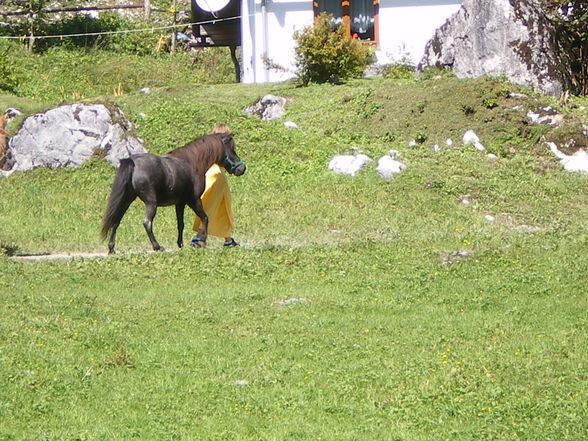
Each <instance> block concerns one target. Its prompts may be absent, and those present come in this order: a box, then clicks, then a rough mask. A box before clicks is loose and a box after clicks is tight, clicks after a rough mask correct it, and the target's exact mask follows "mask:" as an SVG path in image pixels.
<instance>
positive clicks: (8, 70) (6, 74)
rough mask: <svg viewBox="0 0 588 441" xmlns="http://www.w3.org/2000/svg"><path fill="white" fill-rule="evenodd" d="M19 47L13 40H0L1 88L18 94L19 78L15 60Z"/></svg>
mask: <svg viewBox="0 0 588 441" xmlns="http://www.w3.org/2000/svg"><path fill="white" fill-rule="evenodd" d="M17 53H18V47H16V45H15V44H14V43H12V42H8V41H3V40H0V90H5V91H7V92H11V93H14V94H16V90H17V86H18V83H19V78H18V74H17V68H16V67H15V63H14V62H13V60H14V58H15V57H16V56H17Z"/></svg>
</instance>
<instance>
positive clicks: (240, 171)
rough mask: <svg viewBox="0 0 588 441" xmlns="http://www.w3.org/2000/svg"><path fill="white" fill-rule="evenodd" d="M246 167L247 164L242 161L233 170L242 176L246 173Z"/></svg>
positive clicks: (235, 173)
mask: <svg viewBox="0 0 588 441" xmlns="http://www.w3.org/2000/svg"><path fill="white" fill-rule="evenodd" d="M245 169H246V167H245V164H243V163H242V162H241V163H240V164H239V165H237V167H235V168H234V169H233V170H232V173H233V174H234V175H235V176H241V175H242V174H243V173H245Z"/></svg>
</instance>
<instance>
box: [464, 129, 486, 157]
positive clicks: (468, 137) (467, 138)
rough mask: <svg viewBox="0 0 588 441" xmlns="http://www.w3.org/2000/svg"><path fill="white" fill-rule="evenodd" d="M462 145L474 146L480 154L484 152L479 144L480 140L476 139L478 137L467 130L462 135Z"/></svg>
mask: <svg viewBox="0 0 588 441" xmlns="http://www.w3.org/2000/svg"><path fill="white" fill-rule="evenodd" d="M463 143H464V144H465V145H472V146H474V148H475V149H476V150H478V151H480V152H483V151H484V150H485V149H484V146H483V145H482V143H481V142H480V139H479V138H478V135H476V134H475V133H474V131H473V130H468V131H466V132H465V133H464V134H463Z"/></svg>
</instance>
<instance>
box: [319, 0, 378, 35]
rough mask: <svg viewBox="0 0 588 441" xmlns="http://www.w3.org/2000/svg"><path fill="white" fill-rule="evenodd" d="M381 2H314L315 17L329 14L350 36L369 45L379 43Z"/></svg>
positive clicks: (321, 0) (357, 0)
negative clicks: (325, 13)
mask: <svg viewBox="0 0 588 441" xmlns="http://www.w3.org/2000/svg"><path fill="white" fill-rule="evenodd" d="M379 4H380V3H379V0H314V1H313V8H314V15H315V16H317V15H318V14H320V13H321V12H328V13H329V14H332V15H333V18H334V21H335V24H336V25H338V26H345V29H346V30H347V33H348V34H349V36H351V37H353V38H359V39H360V40H362V41H364V42H366V43H368V44H374V45H375V44H377V42H378V10H379Z"/></svg>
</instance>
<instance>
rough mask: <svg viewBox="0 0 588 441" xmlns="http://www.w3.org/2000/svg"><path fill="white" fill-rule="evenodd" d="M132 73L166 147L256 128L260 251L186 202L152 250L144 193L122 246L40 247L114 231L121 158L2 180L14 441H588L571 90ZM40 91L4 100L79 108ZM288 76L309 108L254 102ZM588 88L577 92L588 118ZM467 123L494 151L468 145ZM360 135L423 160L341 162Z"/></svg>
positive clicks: (250, 219) (0, 421)
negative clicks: (282, 110)
mask: <svg viewBox="0 0 588 441" xmlns="http://www.w3.org/2000/svg"><path fill="white" fill-rule="evenodd" d="M103 66H106V67H105V69H108V64H107V63H104V64H103ZM72 69H73V68H72ZM136 70H137V69H135V71H136ZM139 71H142V70H141V69H139ZM74 74H75V72H69V73H68V74H67V76H66V77H65V79H64V81H66V80H67V81H71V78H72V77H74V78H75V75H74ZM119 74H120V75H119V77H118V80H119V81H122V82H123V83H124V81H125V80H124V78H125V75H124V72H121V73H119ZM84 78H85V77H84ZM52 81H55V82H56V83H59V78H56V79H53V80H52ZM84 81H85V80H84ZM68 84H69V83H68ZM129 84H131V85H132V86H133V87H131V86H129V87H128V88H127V89H125V84H123V90H125V91H126V92H125V93H124V94H123V95H122V96H114V95H112V96H107V97H106V99H107V100H108V101H109V102H114V103H115V104H117V105H118V106H120V107H121V108H122V110H123V111H124V112H125V114H126V115H127V116H128V117H129V118H130V119H131V120H133V122H134V123H135V125H136V134H137V135H139V136H140V137H141V138H142V139H143V140H144V141H145V144H146V146H147V147H148V148H149V150H150V151H152V152H154V153H163V152H165V151H168V150H169V149H170V148H174V147H176V146H179V145H181V144H182V143H185V142H187V141H189V140H190V139H192V138H194V137H196V136H199V135H201V134H204V133H207V132H208V131H209V130H210V128H211V127H212V125H213V124H214V123H216V122H225V123H227V124H228V125H229V126H231V128H232V129H233V130H234V132H235V140H236V143H237V149H238V152H239V154H240V155H241V157H242V159H243V160H244V161H245V162H246V163H247V165H248V171H247V173H246V174H245V175H244V176H243V177H240V178H231V179H230V184H231V188H232V189H233V196H234V212H235V217H236V219H235V220H236V224H237V225H236V230H235V236H236V238H237V239H238V240H239V241H240V242H241V243H242V246H241V247H239V248H236V249H230V250H228V249H223V248H222V247H221V242H220V239H218V240H214V238H213V239H211V240H210V243H209V246H208V248H206V249H204V250H194V249H190V248H186V249H182V250H176V248H175V245H174V244H175V234H176V233H175V215H174V213H173V210H172V209H169V208H168V209H160V211H159V212H158V216H157V217H156V220H155V234H156V235H157V237H158V239H159V240H160V242H161V243H162V245H163V246H164V247H165V248H166V249H167V252H165V253H153V252H148V250H149V243H148V240H147V237H146V235H145V232H144V230H143V226H142V224H141V221H142V206H141V205H140V204H139V203H136V204H135V205H134V206H133V207H132V208H131V210H129V212H128V214H127V216H126V217H125V219H124V220H123V223H122V225H121V228H120V229H119V234H118V245H117V248H118V250H119V251H120V254H118V255H115V256H111V257H107V258H96V259H82V258H71V259H65V260H46V261H40V262H35V261H28V260H26V261H25V260H22V259H18V258H16V257H15V255H18V254H27V253H46V252H52V253H53V252H73V251H78V252H98V251H104V250H105V249H106V246H105V244H104V243H102V242H100V241H99V238H98V231H99V225H100V218H101V214H102V210H103V208H104V205H105V203H106V199H107V196H108V191H109V188H110V184H111V182H112V178H113V174H114V171H113V169H112V168H110V166H108V165H107V164H105V163H104V162H102V161H101V160H98V159H96V160H93V161H92V162H90V163H89V164H87V165H85V166H83V167H81V168H79V169H75V170H73V169H68V170H57V171H49V170H34V171H31V172H23V173H16V174H13V175H12V176H10V178H8V179H2V180H0V195H1V198H0V226H1V227H0V250H2V251H3V253H1V254H0V316H1V317H2V320H0V369H1V372H2V375H1V376H0V439H2V440H121V439H145V440H161V439H178V440H276V441H278V440H280V441H283V440H313V441H315V440H319V439H322V440H334V441H339V440H394V441H399V440H406V441H413V440H418V441H420V440H431V441H433V440H434V441H437V440H451V441H455V440H459V441H462V440H472V441H473V440H476V441H478V440H529V441H531V440H533V441H535V440H557V441H562V440H568V441H569V440H577V441H580V440H582V441H583V440H585V439H586V438H587V437H588V426H587V425H586V421H587V420H588V404H587V403H588V378H587V375H586V372H587V368H588V355H587V353H586V351H585V347H586V343H587V342H588V326H587V324H588V323H587V317H588V316H587V314H586V310H587V306H588V304H587V303H588V300H587V296H586V288H585V285H586V283H585V280H586V277H585V273H586V267H587V264H588V259H587V257H586V256H587V252H586V251H587V249H588V235H587V233H586V231H587V227H588V225H587V221H586V219H587V215H588V199H587V194H586V191H585V190H584V189H585V188H586V184H587V179H588V178H587V177H586V176H584V175H581V174H569V173H565V172H563V171H562V170H561V168H560V166H559V164H558V163H557V161H556V159H555V158H554V157H553V156H552V155H551V153H549V152H548V151H547V149H546V148H545V146H544V144H543V141H544V140H545V139H550V137H552V138H553V139H556V138H558V137H562V136H564V135H563V134H562V133H563V130H564V129H549V128H545V127H532V126H531V127H529V126H528V124H527V123H526V122H525V118H524V112H525V111H526V109H527V108H531V107H534V106H543V105H547V104H552V105H556V103H554V102H552V100H551V99H550V98H547V97H542V96H536V95H534V94H532V93H529V92H528V91H525V92H526V93H528V94H529V98H528V100H525V101H523V102H519V101H516V100H513V99H511V98H508V97H507V93H506V91H510V90H513V91H515V90H516V91H520V90H521V89H520V88H518V87H516V86H513V85H509V84H508V83H505V82H504V81H502V80H497V79H481V80H473V81H459V80H456V79H453V78H443V79H430V80H410V81H396V80H385V79H365V80H359V81H352V82H349V83H347V84H344V85H340V86H331V85H324V86H311V87H308V88H299V87H296V86H295V85H294V84H288V83H285V84H279V85H267V86H244V85H237V84H222V85H206V84H199V83H193V84H191V83H186V84H182V83H181V82H179V83H178V82H177V81H176V80H174V83H173V87H166V86H164V85H158V84H156V85H155V87H153V89H152V91H151V93H150V94H148V95H145V94H142V93H139V91H138V90H137V88H138V87H139V86H140V85H141V84H142V80H141V78H137V77H136V76H133V77H132V81H130V82H129ZM27 87H29V88H30V90H31V92H30V96H28V97H27V96H21V97H16V96H11V95H7V94H5V95H0V105H4V106H9V105H13V106H20V107H21V108H24V109H26V110H27V111H29V112H33V111H36V110H38V109H39V108H41V107H46V106H48V105H49V104H47V103H51V102H53V104H54V105H56V104H57V101H56V100H57V97H53V95H51V96H49V97H48V98H46V99H47V101H46V102H45V101H43V100H41V99H39V98H35V96H36V95H35V93H33V91H35V90H40V89H38V86H35V83H29V84H28V85H27ZM70 87H71V88H75V87H76V84H72V85H71V86H70ZM27 90H29V89H27ZM51 90H53V91H54V92H55V93H56V91H57V88H53V89H51ZM105 90H107V89H105ZM39 93H41V94H46V93H48V92H39ZM52 93H53V92H52ZM266 93H274V94H277V95H282V96H285V97H287V98H288V114H287V116H286V117H285V118H284V119H282V120H279V121H272V122H262V121H259V120H257V119H256V118H253V117H249V116H246V115H245V114H244V113H243V109H244V107H245V106H247V105H248V104H250V103H252V102H253V101H255V100H256V99H258V98H259V97H261V96H263V95H264V94H266ZM56 95H57V93H56ZM85 95H86V94H85ZM43 96H46V97H47V96H48V95H43ZM104 99H105V98H104V97H98V98H96V99H95V100H96V101H102V100H104ZM71 100H72V101H73V100H74V98H72V99H71ZM92 100H93V99H92ZM489 100H495V101H496V103H498V105H497V106H494V105H492V106H489V105H488V102H489ZM492 103H494V101H492ZM517 105H520V106H523V107H524V109H523V110H522V111H521V112H522V113H518V112H516V111H513V110H512V109H513V107H515V106H517ZM583 105H584V106H585V105H586V100H585V99H583V100H582V99H574V100H573V102H572V104H570V105H569V106H567V107H563V108H561V107H558V110H561V111H562V112H565V113H566V115H567V117H568V121H570V126H573V125H574V124H577V123H579V122H584V123H585V124H586V123H587V122H588V121H587V120H588V113H587V112H586V110H585V107H584V108H582V106H583ZM464 109H468V111H467V112H465V111H464ZM469 109H474V110H475V111H474V112H473V113H471V112H470V111H469ZM140 114H144V116H143V115H141V116H140ZM285 120H292V121H295V122H296V123H297V125H298V126H299V129H297V130H293V129H288V128H286V127H284V126H283V122H284V121H285ZM468 129H473V130H475V131H476V132H477V133H478V135H479V136H480V138H481V139H482V142H483V143H484V145H485V146H486V149H487V151H486V152H484V153H480V152H477V151H475V150H473V149H471V148H467V147H464V146H462V145H461V140H460V139H461V136H462V134H463V132H464V131H465V130H468ZM13 130H14V128H13ZM449 137H450V138H452V139H453V140H454V146H453V147H452V148H446V147H443V148H442V151H441V152H435V151H434V150H433V148H432V146H433V144H435V143H438V144H440V145H444V144H443V142H444V141H445V139H447V138H449ZM415 138H418V139H420V140H423V142H422V143H421V144H418V145H417V146H415V147H413V148H410V147H408V143H409V141H410V140H412V139H415ZM352 146H356V147H359V148H361V149H362V150H364V151H365V152H366V153H367V154H368V155H370V156H371V157H372V158H374V159H377V158H378V157H379V156H380V155H382V154H384V153H386V152H388V150H389V149H391V148H395V149H397V150H399V151H400V155H401V158H402V160H403V161H404V162H405V163H406V165H407V170H406V171H405V172H404V173H403V174H401V175H399V176H397V177H396V178H394V179H393V180H392V181H390V182H385V181H382V180H381V179H380V178H379V177H378V176H377V175H376V173H375V171H374V169H373V164H372V165H370V166H368V167H367V168H366V169H365V170H364V171H362V172H361V173H360V174H359V175H357V176H355V177H353V178H351V177H348V176H339V175H334V174H333V173H331V172H330V171H328V170H327V169H326V164H327V162H328V160H329V159H330V158H331V157H332V156H333V155H334V154H337V153H346V152H348V151H349V149H350V147H352ZM488 152H491V153H493V154H495V155H496V158H494V159H490V158H488V157H487V156H486V153H488ZM489 216H491V217H489ZM186 218H187V219H186V221H187V224H190V221H189V219H191V215H186ZM190 234H191V233H190V232H189V231H186V232H185V239H186V240H187V239H188V238H189V237H190Z"/></svg>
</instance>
